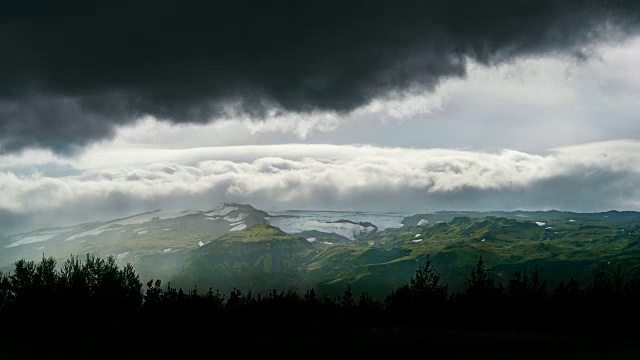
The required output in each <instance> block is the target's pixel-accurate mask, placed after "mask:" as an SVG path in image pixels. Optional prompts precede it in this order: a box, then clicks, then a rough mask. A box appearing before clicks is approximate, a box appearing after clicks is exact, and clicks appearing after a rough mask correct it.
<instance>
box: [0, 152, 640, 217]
mask: <svg viewBox="0 0 640 360" xmlns="http://www.w3.org/2000/svg"><path fill="white" fill-rule="evenodd" d="M147 151H148V152H151V153H153V152H154V151H160V152H162V153H165V152H167V150H153V149H147ZM176 152H178V153H179V154H180V156H178V155H176V156H174V159H178V158H180V157H182V158H183V160H185V161H184V162H185V163H186V164H181V163H178V162H164V163H159V162H152V163H149V164H146V165H144V166H138V167H126V166H113V167H112V168H98V169H86V170H84V171H82V173H81V174H79V175H71V176H62V177H48V176H45V175H43V174H35V175H29V176H18V175H16V174H14V173H11V172H6V171H5V172H2V173H0V189H1V190H2V191H0V210H5V211H9V212H12V213H23V214H24V213H30V212H38V211H44V210H49V211H55V210H56V209H59V208H63V207H66V206H72V205H73V206H78V204H83V203H84V204H91V203H95V202H100V201H105V199H108V198H110V197H112V196H116V195H117V196H119V197H121V198H124V199H128V200H129V201H131V202H136V201H140V202H144V201H154V200H158V199H163V200H162V201H166V205H167V206H170V205H171V203H172V201H171V199H174V198H182V199H183V200H184V199H192V201H193V202H194V203H197V201H196V199H201V201H202V199H207V200H210V199H215V198H225V199H231V200H234V199H235V200H239V201H246V202H252V199H258V200H259V201H260V202H261V203H270V204H295V205H297V206H305V207H314V205H315V204H318V203H322V204H324V205H330V201H332V200H333V201H335V203H334V205H335V206H336V207H340V206H344V205H345V203H348V201H352V202H353V203H354V204H369V205H374V204H375V203H377V202H378V201H379V200H378V199H379V198H393V197H394V196H395V195H398V194H407V193H408V194H413V195H415V196H416V197H417V198H419V199H428V198H429V196H432V195H433V196H438V197H442V196H444V197H445V198H446V196H448V195H447V194H455V193H459V192H461V191H467V190H474V191H480V192H491V191H494V192H495V191H498V192H500V191H520V190H523V191H524V190H527V189H528V188H530V187H532V186H534V185H535V184H537V183H541V182H544V181H551V180H553V179H556V178H566V177H569V178H571V179H575V180H576V181H579V179H580V178H584V177H585V176H589V174H594V173H606V174H613V175H615V174H626V175H625V176H629V174H631V175H632V176H636V177H637V176H638V174H640V142H637V141H616V142H605V143H593V144H584V145H580V146H575V147H565V148H559V149H554V150H552V151H550V152H549V153H547V154H544V155H536V154H527V153H524V152H519V151H513V150H502V151H498V152H479V151H463V150H451V149H405V148H380V147H373V146H336V145H299V144H292V145H276V146H252V147H231V148H210V149H206V151H205V149H195V150H193V153H189V152H188V151H184V150H176ZM206 155H208V156H210V158H209V159H207V160H200V161H195V162H194V161H193V159H194V158H202V157H205V156H206ZM150 158H155V157H154V156H150ZM234 159H236V160H234ZM237 159H242V160H237ZM630 185H631V184H630ZM633 186H635V185H633ZM623 190H625V188H623V189H621V191H623ZM597 193H598V189H594V198H593V199H591V200H590V201H592V202H593V203H594V204H597V203H598V202H599V201H601V199H599V198H598V197H597ZM327 194H329V195H328V196H329V199H327V198H324V199H322V197H324V196H327ZM429 194H431V195H429ZM566 196H571V194H567V195H566ZM616 196H618V198H620V199H622V198H627V197H628V196H627V195H626V194H624V193H619V194H616ZM629 200H633V201H638V199H629ZM327 201H329V203H328V202H327ZM403 201H404V200H402V198H399V200H398V203H395V204H393V203H392V204H388V206H389V207H392V208H393V209H398V208H403V207H404V206H405V205H406V207H409V208H413V207H415V205H416V204H404V203H403ZM198 205H203V203H202V202H201V203H199V204H198ZM594 206H595V205H594Z"/></svg>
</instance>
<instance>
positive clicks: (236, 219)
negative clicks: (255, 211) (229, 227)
mask: <svg viewBox="0 0 640 360" xmlns="http://www.w3.org/2000/svg"><path fill="white" fill-rule="evenodd" d="M248 215H249V214H247V213H240V214H238V216H237V217H231V216H225V217H223V219H225V220H227V221H228V222H232V223H235V222H238V221H242V219H244V218H246V217H247V216H248Z"/></svg>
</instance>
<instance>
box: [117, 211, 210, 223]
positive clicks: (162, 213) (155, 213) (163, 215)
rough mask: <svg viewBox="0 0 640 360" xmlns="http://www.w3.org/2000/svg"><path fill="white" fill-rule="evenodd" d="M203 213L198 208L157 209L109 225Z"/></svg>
mask: <svg viewBox="0 0 640 360" xmlns="http://www.w3.org/2000/svg"><path fill="white" fill-rule="evenodd" d="M199 213H201V212H200V211H198V210H185V211H181V210H157V211H153V212H150V213H146V214H140V215H134V216H132V217H129V218H126V219H120V220H115V221H112V222H110V223H109V225H113V224H118V225H134V224H143V223H146V222H149V221H151V220H153V219H154V218H158V219H159V220H164V219H173V218H178V217H183V216H187V215H192V214H199Z"/></svg>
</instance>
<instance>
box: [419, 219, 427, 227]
mask: <svg viewBox="0 0 640 360" xmlns="http://www.w3.org/2000/svg"><path fill="white" fill-rule="evenodd" d="M428 223H429V220H427V219H420V221H418V226H419V225H426V224H428Z"/></svg>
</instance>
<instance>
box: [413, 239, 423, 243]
mask: <svg viewBox="0 0 640 360" xmlns="http://www.w3.org/2000/svg"><path fill="white" fill-rule="evenodd" d="M411 241H413V242H414V243H417V242H420V241H422V239H415V240H411Z"/></svg>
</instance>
